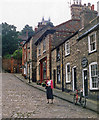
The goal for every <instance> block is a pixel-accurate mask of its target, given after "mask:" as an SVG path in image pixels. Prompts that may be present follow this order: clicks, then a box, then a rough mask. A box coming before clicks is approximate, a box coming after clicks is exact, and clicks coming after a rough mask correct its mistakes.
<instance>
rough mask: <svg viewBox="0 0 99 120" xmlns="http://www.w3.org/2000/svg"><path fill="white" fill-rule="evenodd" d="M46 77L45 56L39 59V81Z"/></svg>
mask: <svg viewBox="0 0 99 120" xmlns="http://www.w3.org/2000/svg"><path fill="white" fill-rule="evenodd" d="M46 79H47V58H46V57H45V58H44V59H42V60H41V61H40V82H41V83H42V81H43V80H46Z"/></svg>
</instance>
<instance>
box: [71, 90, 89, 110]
mask: <svg viewBox="0 0 99 120" xmlns="http://www.w3.org/2000/svg"><path fill="white" fill-rule="evenodd" d="M74 92H75V93H74V97H73V103H74V104H75V105H77V104H78V103H79V104H80V106H82V107H84V108H85V107H86V102H87V101H86V96H83V92H82V90H81V91H80V97H79V96H78V90H75V91H74Z"/></svg>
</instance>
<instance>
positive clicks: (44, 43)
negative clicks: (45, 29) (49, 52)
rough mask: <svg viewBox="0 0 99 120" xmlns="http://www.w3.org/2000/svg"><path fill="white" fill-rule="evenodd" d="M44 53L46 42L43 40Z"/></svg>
mask: <svg viewBox="0 0 99 120" xmlns="http://www.w3.org/2000/svg"><path fill="white" fill-rule="evenodd" d="M45 51H46V42H45V39H44V40H43V52H45Z"/></svg>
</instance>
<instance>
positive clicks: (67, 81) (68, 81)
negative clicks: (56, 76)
mask: <svg viewBox="0 0 99 120" xmlns="http://www.w3.org/2000/svg"><path fill="white" fill-rule="evenodd" d="M68 65H70V63H67V64H66V76H65V77H66V83H70V82H71V70H70V73H69V74H70V78H69V80H68V72H67V66H68Z"/></svg>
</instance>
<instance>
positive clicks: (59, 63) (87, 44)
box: [51, 17, 99, 98]
mask: <svg viewBox="0 0 99 120" xmlns="http://www.w3.org/2000/svg"><path fill="white" fill-rule="evenodd" d="M98 39H99V17H96V18H95V19H94V20H92V21H90V22H89V24H88V25H87V26H86V27H85V28H82V29H80V30H79V31H77V32H75V33H74V34H73V35H71V36H69V37H68V38H66V39H65V41H63V42H62V43H60V44H59V45H57V46H56V47H55V48H53V49H52V52H51V56H52V59H51V60H52V79H53V83H54V87H56V88H59V89H62V90H63V91H64V90H66V91H68V92H69V91H74V90H75V89H78V90H80V89H82V88H83V95H86V96H88V97H93V96H94V98H95V97H97V91H98V90H99V89H98V67H99V59H98V57H99V52H98V51H99V50H98V48H99V47H98V46H99V44H98Z"/></svg>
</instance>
